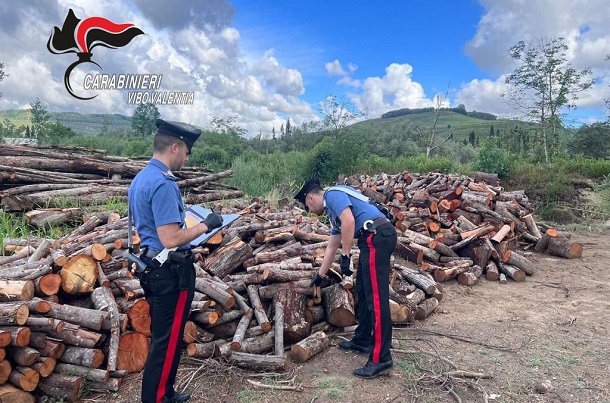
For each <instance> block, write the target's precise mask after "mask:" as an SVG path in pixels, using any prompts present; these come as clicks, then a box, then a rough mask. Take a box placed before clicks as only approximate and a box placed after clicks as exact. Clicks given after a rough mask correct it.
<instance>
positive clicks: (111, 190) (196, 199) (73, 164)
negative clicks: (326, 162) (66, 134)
mask: <svg viewBox="0 0 610 403" xmlns="http://www.w3.org/2000/svg"><path fill="white" fill-rule="evenodd" d="M147 162H148V161H142V160H136V159H130V158H124V157H115V156H109V155H106V152H105V151H103V150H93V149H84V148H82V147H61V146H54V147H31V146H20V145H9V144H3V145H2V148H1V149H0V206H1V207H2V208H3V209H4V210H5V211H23V212H26V215H25V218H26V221H27V222H28V223H30V224H31V225H33V226H36V227H43V226H45V225H57V224H61V223H66V222H74V221H77V220H78V218H79V217H80V215H81V214H80V209H75V208H63V207H62V206H63V205H64V204H65V202H66V200H78V202H79V205H80V206H92V205H99V204H104V202H105V201H106V200H108V199H109V198H117V199H119V200H124V199H125V198H126V196H127V189H128V187H129V184H130V183H131V180H132V179H133V177H134V176H135V175H136V174H137V173H138V172H139V171H140V170H141V169H142V168H143V167H144V166H145V165H146V164H147ZM173 173H174V175H175V176H176V178H177V183H178V186H179V187H180V189H181V190H182V191H183V192H184V193H185V194H187V196H186V202H187V203H189V204H200V203H204V202H210V201H215V200H227V199H237V198H239V197H242V196H243V191H241V190H240V189H238V188H235V187H232V186H229V185H226V184H224V183H221V182H219V180H221V179H223V178H227V177H229V176H231V174H232V171H231V170H228V171H224V172H218V173H214V172H212V171H210V170H209V169H205V168H201V167H184V168H183V169H182V170H181V171H178V172H173Z"/></svg>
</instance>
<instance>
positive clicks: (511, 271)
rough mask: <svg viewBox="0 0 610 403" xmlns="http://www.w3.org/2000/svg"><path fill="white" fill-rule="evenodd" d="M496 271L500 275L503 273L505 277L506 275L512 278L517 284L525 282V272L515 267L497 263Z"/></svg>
mask: <svg viewBox="0 0 610 403" xmlns="http://www.w3.org/2000/svg"><path fill="white" fill-rule="evenodd" d="M498 269H499V270H500V271H501V272H502V273H504V274H505V275H507V276H508V277H510V278H512V279H513V280H515V281H517V282H522V281H525V272H524V271H523V270H521V269H519V268H518V267H516V266H513V265H510V264H505V263H498Z"/></svg>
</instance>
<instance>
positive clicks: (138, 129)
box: [131, 103, 161, 137]
mask: <svg viewBox="0 0 610 403" xmlns="http://www.w3.org/2000/svg"><path fill="white" fill-rule="evenodd" d="M159 116H161V115H160V114H159V110H158V109H157V106H156V105H155V104H152V103H147V104H140V105H138V107H137V108H136V110H135V111H134V113H133V116H132V117H131V128H132V129H133V132H134V134H135V135H136V136H138V137H148V136H152V134H153V133H154V132H155V131H156V129H157V126H156V124H155V122H156V120H157V119H159Z"/></svg>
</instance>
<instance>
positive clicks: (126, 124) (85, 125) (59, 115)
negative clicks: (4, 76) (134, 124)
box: [0, 109, 131, 135]
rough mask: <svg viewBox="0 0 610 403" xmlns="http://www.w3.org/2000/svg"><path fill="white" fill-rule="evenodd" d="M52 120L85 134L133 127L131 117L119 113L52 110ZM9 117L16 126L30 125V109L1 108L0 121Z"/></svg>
mask: <svg viewBox="0 0 610 403" xmlns="http://www.w3.org/2000/svg"><path fill="white" fill-rule="evenodd" d="M50 115H51V121H52V122H55V121H57V122H59V123H61V124H64V125H66V126H68V127H69V128H71V129H72V130H74V131H75V132H76V133H79V134H84V135H97V134H99V133H102V132H104V131H105V132H113V131H118V130H125V129H130V128H131V117H129V116H124V115H119V114H116V113H115V114H100V113H96V114H88V113H77V112H50ZM4 119H9V120H10V121H11V122H12V123H13V124H14V125H15V126H18V127H19V126H24V127H25V126H26V125H30V124H31V123H30V116H29V111H28V110H24V109H18V110H17V109H11V110H0V121H4Z"/></svg>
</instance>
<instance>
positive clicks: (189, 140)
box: [156, 119, 201, 152]
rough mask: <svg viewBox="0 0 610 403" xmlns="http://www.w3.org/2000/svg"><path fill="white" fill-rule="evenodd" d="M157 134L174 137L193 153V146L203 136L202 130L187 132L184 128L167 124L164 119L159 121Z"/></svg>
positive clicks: (157, 122)
mask: <svg viewBox="0 0 610 403" xmlns="http://www.w3.org/2000/svg"><path fill="white" fill-rule="evenodd" d="M156 124H157V134H167V135H169V136H174V137H176V138H179V139H180V140H182V141H184V143H185V144H186V146H187V147H188V149H189V152H190V151H191V148H193V144H195V141H197V139H198V138H199V136H201V130H199V129H195V130H193V131H190V130H187V129H185V128H184V127H182V126H178V125H175V124H173V123H169V122H166V121H165V120H162V119H157V121H156Z"/></svg>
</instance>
